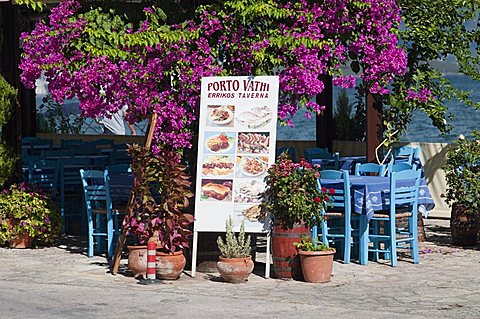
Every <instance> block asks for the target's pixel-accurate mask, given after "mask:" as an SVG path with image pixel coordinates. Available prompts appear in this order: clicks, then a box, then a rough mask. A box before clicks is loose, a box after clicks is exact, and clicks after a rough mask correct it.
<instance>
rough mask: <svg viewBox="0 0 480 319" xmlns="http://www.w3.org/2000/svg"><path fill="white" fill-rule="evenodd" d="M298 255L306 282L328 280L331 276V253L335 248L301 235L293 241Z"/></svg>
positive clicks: (333, 252)
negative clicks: (299, 238) (297, 239)
mask: <svg viewBox="0 0 480 319" xmlns="http://www.w3.org/2000/svg"><path fill="white" fill-rule="evenodd" d="M294 245H295V247H297V250H298V254H299V255H300V264H301V265H302V273H303V278H304V279H305V281H306V282H329V281H330V278H331V276H332V269H333V255H335V249H334V248H329V247H328V245H327V244H324V243H318V240H317V239H316V238H314V239H313V240H312V238H311V237H302V238H301V240H300V242H297V243H294Z"/></svg>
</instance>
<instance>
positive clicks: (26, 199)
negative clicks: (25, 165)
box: [0, 183, 61, 248]
mask: <svg viewBox="0 0 480 319" xmlns="http://www.w3.org/2000/svg"><path fill="white" fill-rule="evenodd" d="M60 229H61V217H60V212H59V210H58V208H57V207H55V206H54V205H53V203H52V201H51V200H50V198H49V197H48V196H46V195H45V194H44V193H43V192H42V191H41V189H35V190H34V189H33V188H32V187H31V186H30V185H28V184H26V183H22V184H19V185H17V184H14V185H12V186H10V188H9V189H6V190H4V191H2V192H1V193H0V243H1V244H4V243H6V242H7V243H8V245H9V246H10V247H12V248H28V247H30V245H31V244H32V242H33V241H34V240H35V241H36V242H37V243H39V244H42V245H43V244H50V243H52V242H53V241H54V240H55V239H56V238H57V237H58V235H59V234H60Z"/></svg>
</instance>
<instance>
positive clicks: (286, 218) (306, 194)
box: [261, 156, 329, 280]
mask: <svg viewBox="0 0 480 319" xmlns="http://www.w3.org/2000/svg"><path fill="white" fill-rule="evenodd" d="M318 169H319V166H312V165H311V164H310V163H308V162H306V161H305V160H304V159H300V161H299V162H298V163H294V162H292V161H291V160H290V159H289V158H288V157H285V156H279V157H277V160H276V162H275V164H274V165H273V166H271V167H270V168H269V169H268V174H267V176H266V177H265V182H266V185H267V188H266V190H265V192H264V193H263V194H262V199H263V202H262V204H261V209H262V214H263V215H267V214H270V216H271V217H272V218H273V221H274V225H273V235H272V256H273V270H274V272H275V275H276V277H277V278H293V279H297V280H302V279H303V278H302V270H301V267H300V261H299V258H298V257H297V251H296V249H295V247H294V246H293V243H294V242H299V241H300V238H301V237H302V236H309V235H310V229H309V227H311V226H313V225H315V223H318V222H319V221H320V219H321V211H322V209H323V207H324V205H325V204H326V202H328V200H329V197H328V196H327V195H326V194H325V193H324V192H323V191H322V190H321V189H318V187H317V178H319V177H320V172H319V171H318Z"/></svg>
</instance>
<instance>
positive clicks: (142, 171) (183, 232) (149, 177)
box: [125, 144, 193, 253]
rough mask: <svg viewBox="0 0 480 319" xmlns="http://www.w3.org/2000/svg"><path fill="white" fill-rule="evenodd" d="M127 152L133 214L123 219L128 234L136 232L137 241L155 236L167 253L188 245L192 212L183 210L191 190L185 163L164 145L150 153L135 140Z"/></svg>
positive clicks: (187, 203)
mask: <svg viewBox="0 0 480 319" xmlns="http://www.w3.org/2000/svg"><path fill="white" fill-rule="evenodd" d="M129 154H130V156H131V157H132V171H133V175H134V179H135V182H134V185H135V186H134V189H133V190H132V191H133V192H134V193H135V200H134V204H133V211H134V213H135V214H134V216H133V217H132V218H128V217H127V219H126V220H125V226H126V227H127V230H128V234H130V235H136V236H137V237H138V239H139V242H140V243H145V242H147V241H148V240H149V239H150V238H151V237H155V239H156V240H157V247H158V248H159V249H161V250H162V251H164V252H167V253H169V252H172V253H173V252H175V251H180V250H183V249H184V248H188V247H189V239H188V238H189V237H190V236H191V235H192V232H191V230H190V229H189V226H190V225H191V224H192V222H193V216H192V215H191V214H188V213H186V212H185V210H186V209H187V208H188V206H189V198H191V197H192V196H193V193H192V192H191V191H190V185H191V182H190V180H189V179H190V177H189V175H188V174H187V173H186V172H185V170H186V166H185V165H182V164H180V160H179V155H178V154H176V153H175V152H173V151H168V150H164V149H163V150H161V151H160V152H159V153H158V154H153V153H152V152H151V151H150V150H148V149H146V148H144V147H142V146H140V145H136V144H134V145H131V146H130V148H129ZM157 237H158V238H157Z"/></svg>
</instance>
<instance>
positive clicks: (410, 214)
mask: <svg viewBox="0 0 480 319" xmlns="http://www.w3.org/2000/svg"><path fill="white" fill-rule="evenodd" d="M412 215H413V214H412V213H411V212H403V213H397V214H395V218H405V217H412ZM389 217H390V215H389V214H373V218H389Z"/></svg>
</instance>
